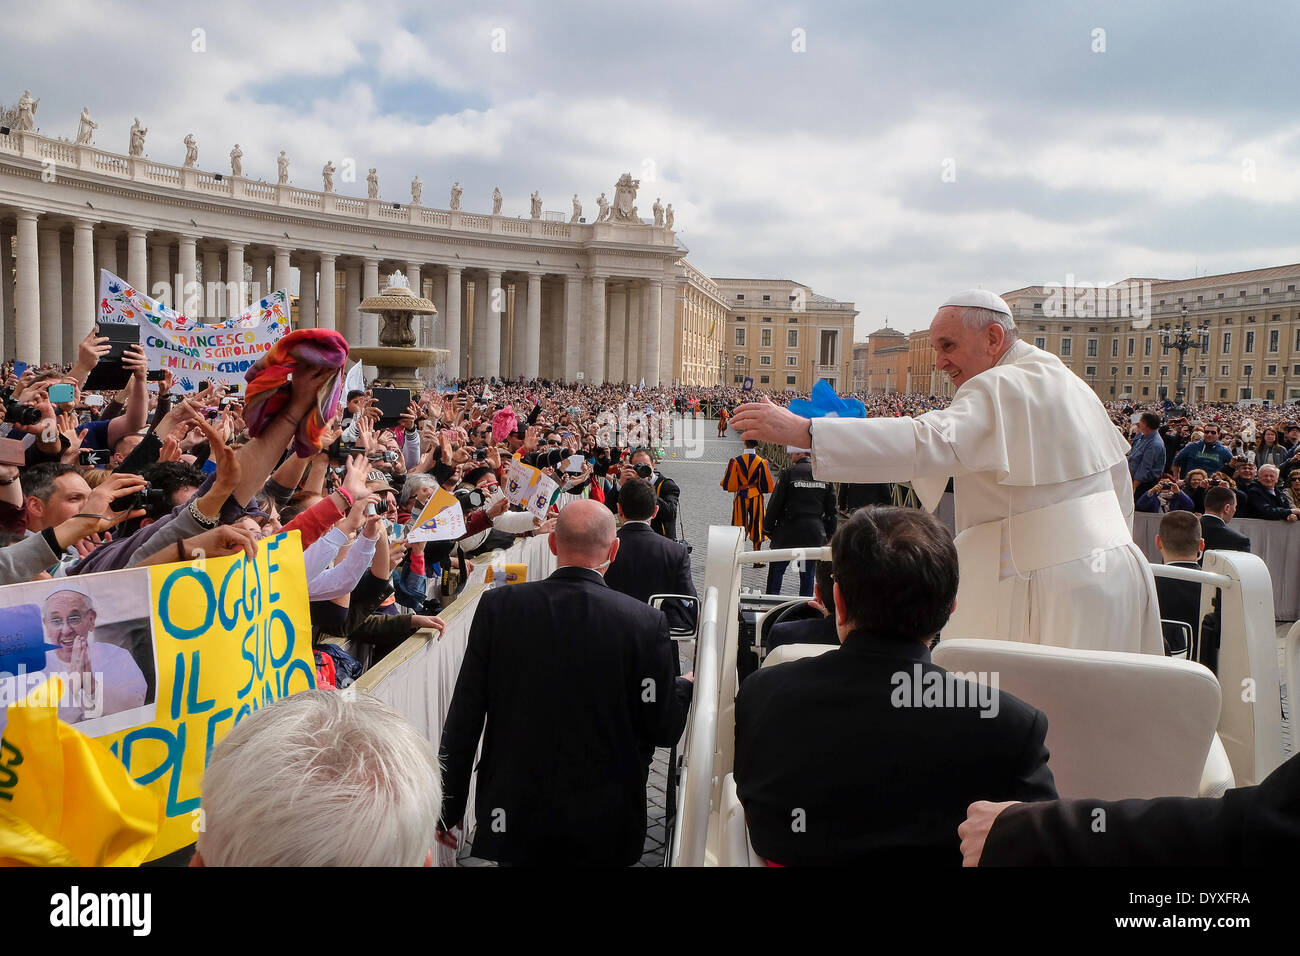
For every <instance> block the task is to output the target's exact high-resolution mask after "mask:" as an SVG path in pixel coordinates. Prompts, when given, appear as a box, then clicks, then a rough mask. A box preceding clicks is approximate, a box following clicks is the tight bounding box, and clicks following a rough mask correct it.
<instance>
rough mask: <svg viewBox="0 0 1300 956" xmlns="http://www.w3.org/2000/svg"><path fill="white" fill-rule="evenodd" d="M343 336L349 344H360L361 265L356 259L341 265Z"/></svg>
mask: <svg viewBox="0 0 1300 956" xmlns="http://www.w3.org/2000/svg"><path fill="white" fill-rule="evenodd" d="M343 276H344V283H345V288H344V290H343V304H344V311H343V337H344V338H345V339H347V340H348V345H349V346H357V345H360V344H361V266H360V265H358V264H357V262H356V260H355V259H354V260H352V261H350V262H348V264H347V265H345V266H344V267H343Z"/></svg>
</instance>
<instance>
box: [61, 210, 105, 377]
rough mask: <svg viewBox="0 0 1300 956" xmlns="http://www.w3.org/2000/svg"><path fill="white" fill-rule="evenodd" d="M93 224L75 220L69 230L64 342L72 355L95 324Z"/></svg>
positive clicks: (74, 356)
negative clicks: (67, 338)
mask: <svg viewBox="0 0 1300 956" xmlns="http://www.w3.org/2000/svg"><path fill="white" fill-rule="evenodd" d="M96 291H97V290H96V289H95V224H94V223H93V222H91V221H90V220H89V219H78V220H77V221H76V223H75V224H74V225H73V227H72V334H73V336H74V339H73V341H72V342H68V343H65V345H67V347H68V348H69V349H70V350H71V351H72V352H73V357H72V360H73V361H74V362H75V361H76V360H77V359H76V354H75V353H76V349H77V346H78V345H79V344H80V343H81V340H82V339H84V338H85V337H86V336H87V335H88V334H90V330H91V329H92V328H94V325H95V308H96V295H95V293H96Z"/></svg>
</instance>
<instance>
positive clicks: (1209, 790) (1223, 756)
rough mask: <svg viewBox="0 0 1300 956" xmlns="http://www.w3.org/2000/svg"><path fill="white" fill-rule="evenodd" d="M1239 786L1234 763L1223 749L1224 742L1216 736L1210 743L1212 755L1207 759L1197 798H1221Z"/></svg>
mask: <svg viewBox="0 0 1300 956" xmlns="http://www.w3.org/2000/svg"><path fill="white" fill-rule="evenodd" d="M1236 785H1237V781H1236V778H1235V777H1234V776H1233V774H1232V762H1231V761H1230V760H1228V751H1226V750H1224V749H1223V741H1222V740H1220V739H1219V735H1218V734H1215V735H1214V737H1213V739H1212V740H1211V741H1210V754H1209V756H1208V757H1206V758H1205V769H1204V770H1203V771H1202V772H1201V784H1200V787H1199V793H1198V794H1197V796H1201V797H1221V796H1223V795H1224V794H1225V793H1227V792H1228V791H1229V790H1231V789H1232V788H1233V787H1235V786H1236Z"/></svg>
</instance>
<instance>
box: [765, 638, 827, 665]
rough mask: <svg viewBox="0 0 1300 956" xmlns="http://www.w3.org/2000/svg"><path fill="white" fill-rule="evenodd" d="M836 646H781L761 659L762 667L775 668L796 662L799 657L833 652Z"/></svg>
mask: <svg viewBox="0 0 1300 956" xmlns="http://www.w3.org/2000/svg"><path fill="white" fill-rule="evenodd" d="M838 646H839V645H837V644H782V645H781V646H780V647H778V648H775V649H773V651H772V652H771V653H770V654H768V655H767V656H766V657H765V658H763V666H764V667H775V666H776V665H777V664H784V663H785V662H786V661H797V660H798V659H799V658H801V657H816V656H817V655H818V654H825V653H826V652H827V651H833V650H835V648H836V647H838Z"/></svg>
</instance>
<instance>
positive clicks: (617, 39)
mask: <svg viewBox="0 0 1300 956" xmlns="http://www.w3.org/2000/svg"><path fill="white" fill-rule="evenodd" d="M3 22H4V25H5V32H6V33H7V34H8V35H9V36H10V37H11V38H14V39H17V40H20V41H21V42H18V43H10V44H7V45H6V51H5V57H4V61H3V63H0V80H3V83H0V100H4V101H5V102H10V103H12V102H13V101H15V100H16V99H17V97H18V95H19V94H20V93H21V91H22V89H23V88H30V89H31V90H32V93H33V95H35V96H38V97H40V107H39V110H38V113H37V124H38V126H39V127H40V129H41V130H42V132H45V133H46V134H48V135H61V136H67V137H69V138H70V137H72V136H73V134H74V133H75V131H76V125H77V117H78V115H79V114H80V111H81V108H82V106H88V107H89V108H90V111H91V115H92V116H93V117H94V118H95V119H96V121H97V122H99V124H100V128H99V130H98V131H97V133H96V136H95V143H96V144H97V145H99V146H101V147H105V148H110V149H115V150H118V151H121V152H123V153H124V152H126V145H127V130H128V128H129V126H130V124H131V121H132V118H133V117H135V116H139V117H140V118H141V120H142V122H143V123H144V125H145V126H147V127H148V129H149V136H148V143H147V154H148V155H149V156H150V157H151V158H154V159H158V160H162V161H165V162H172V163H176V164H179V163H180V162H181V161H182V159H183V157H184V147H183V146H182V145H181V140H182V139H183V138H184V136H185V134H186V133H190V132H193V133H194V135H195V137H196V139H197V140H198V144H199V150H200V155H199V165H200V166H201V167H203V168H215V169H225V168H228V161H227V159H226V156H227V154H228V153H229V151H230V148H231V146H232V145H233V144H234V143H235V142H238V143H239V144H240V145H241V147H242V149H243V151H244V170H245V174H246V175H251V176H254V177H257V176H262V177H265V178H267V179H269V180H271V181H274V178H275V156H276V155H277V153H278V152H279V150H281V149H284V150H287V152H288V155H289V157H290V159H291V161H292V167H291V181H292V182H294V183H296V184H299V185H303V186H306V187H310V188H320V168H321V166H322V165H323V164H324V162H325V160H326V159H333V160H334V162H335V164H336V165H338V166H340V169H342V168H343V164H344V163H345V162H346V160H348V159H352V160H354V161H355V165H356V168H357V169H358V170H360V174H359V175H358V176H357V181H356V182H351V183H348V182H338V183H337V184H336V185H337V188H338V189H339V191H340V192H342V193H344V194H354V195H362V196H363V195H365V181H364V180H365V170H366V169H367V168H369V167H371V166H375V167H378V170H379V176H380V194H381V196H382V197H383V198H385V199H390V198H391V199H393V200H395V201H408V200H409V191H408V184H409V183H410V180H411V177H412V176H413V175H415V174H417V173H418V174H419V176H420V178H421V179H422V180H423V182H424V204H425V205H427V206H439V207H445V205H446V202H447V200H446V193H447V189H448V187H449V185H450V183H451V182H452V181H453V180H460V182H461V183H462V185H463V186H464V189H465V196H464V200H463V202H464V207H465V208H466V209H469V210H482V211H488V210H490V208H491V203H490V198H489V196H490V193H491V191H492V187H493V186H494V185H499V186H500V188H501V191H502V192H503V193H504V194H505V197H506V201H505V209H504V211H505V212H506V213H507V214H526V213H527V210H528V196H529V193H531V192H532V191H533V190H535V189H536V190H540V192H541V195H542V197H543V199H544V201H545V208H546V209H548V210H557V211H562V212H565V213H566V215H567V213H568V212H569V210H570V208H571V207H570V197H571V196H572V195H573V193H574V192H575V191H576V192H577V193H578V194H579V196H580V198H581V200H582V202H583V204H584V207H585V208H586V210H588V211H589V212H594V210H595V198H596V195H597V194H598V193H599V192H601V191H602V190H603V191H605V192H606V193H607V194H609V195H611V196H612V195H613V184H614V181H615V180H616V179H617V178H618V175H619V174H620V173H622V172H624V171H630V172H632V174H633V175H634V176H636V177H639V178H640V179H641V182H642V189H641V193H640V198H639V204H640V206H641V211H642V212H643V213H646V214H648V211H649V208H650V205H651V203H653V201H654V199H655V197H662V199H663V202H664V203H668V202H671V203H673V206H674V209H675V211H676V213H677V226H678V230H679V232H678V235H679V237H680V239H681V241H682V242H683V243H685V245H687V246H688V247H689V248H690V250H691V254H690V259H691V261H692V262H693V263H694V264H695V265H696V266H697V267H698V268H700V269H702V270H703V271H705V272H706V273H708V274H710V275H714V276H761V277H769V278H788V279H793V280H797V281H800V282H804V283H807V284H809V285H811V286H812V287H813V289H814V290H815V291H817V292H820V293H823V294H825V295H830V296H833V297H835V298H838V299H846V300H852V301H854V302H856V303H857V307H858V309H859V310H860V312H861V313H862V314H861V315H860V316H859V319H858V332H859V334H860V335H864V334H865V333H866V332H868V331H870V330H872V329H874V328H876V327H878V326H880V325H881V324H883V323H884V322H885V319H886V317H888V320H889V324H891V325H893V326H895V327H898V328H902V329H904V330H911V329H914V328H919V327H922V326H924V325H926V324H928V322H929V319H930V317H931V316H932V315H933V312H934V309H935V307H936V305H937V304H938V303H939V302H941V301H943V299H944V298H946V297H947V296H948V295H949V294H950V293H952V292H954V291H957V290H959V289H963V288H968V287H972V286H980V287H983V288H987V289H992V290H994V291H998V292H1004V291H1008V290H1011V289H1014V288H1018V287H1020V286H1024V285H1030V284H1037V283H1043V282H1052V281H1056V282H1064V281H1065V277H1066V275H1067V274H1073V275H1075V276H1076V277H1077V278H1078V279H1085V280H1088V281H1093V282H1110V281H1115V280H1118V279H1122V278H1125V277H1128V276H1154V277H1163V278H1184V277H1190V276H1192V275H1197V274H1214V273H1220V272H1230V271H1234V270H1238V269H1249V268H1256V267H1262V266H1270V265H1281V264H1285V263H1292V262H1297V261H1300V230H1298V229H1297V225H1298V224H1300V114H1298V113H1297V111H1296V108H1295V91H1296V89H1297V88H1300V52H1298V51H1300V14H1298V13H1297V10H1296V7H1295V6H1294V3H1291V2H1275V3H1274V2H1257V3H1254V4H1252V5H1251V6H1250V8H1249V14H1248V15H1247V14H1245V13H1238V12H1235V11H1234V10H1233V9H1232V8H1230V7H1229V6H1227V5H1224V4H1222V3H1217V2H1215V3H1211V2H1185V3H1173V2H1164V3H1162V2H1152V0H1144V2H1142V3H1132V2H1131V0H1127V2H1120V3H1090V2H1076V0H1050V2H1044V0H1039V2H1023V3H1022V2H1014V0H996V2H987V0H986V2H979V0H952V2H925V0H916V2H909V3H897V2H870V3H863V2H848V3H761V2H743V3H742V2H734V3H733V2H725V0H708V2H707V3H700V2H698V0H696V2H679V0H658V2H656V3H653V4H640V3H635V4H634V3H616V2H615V3H576V2H562V0H547V2H531V3H524V2H510V3H498V4H491V3H488V4H478V3H463V2H462V3H457V4H443V3H427V2H426V3H415V2H411V3H400V2H386V0H366V2H364V3H363V2H340V3H336V2H330V0H313V2H310V3H307V2H301V3H291V2H290V3H281V2H277V3H265V2H262V3H245V2H240V0H226V2H222V3H210V2H206V3H193V4H190V3H186V2H167V3H150V2H141V0H130V2H121V0H93V2H92V0H81V2H66V3H64V2H41V3H24V4H9V5H7V9H6V11H5V12H4V14H3ZM196 31H197V32H196Z"/></svg>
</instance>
